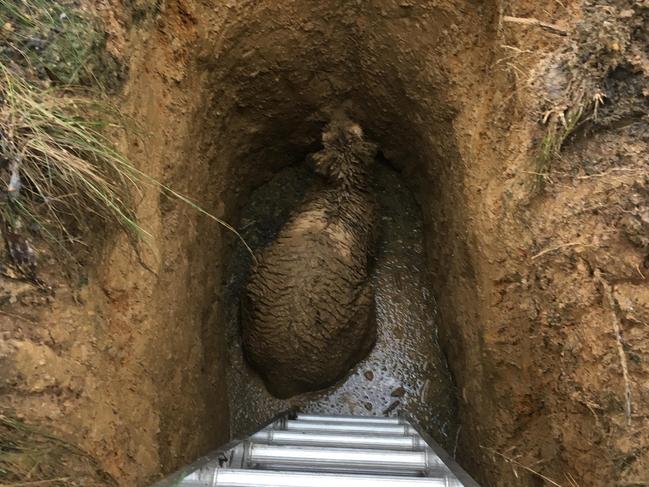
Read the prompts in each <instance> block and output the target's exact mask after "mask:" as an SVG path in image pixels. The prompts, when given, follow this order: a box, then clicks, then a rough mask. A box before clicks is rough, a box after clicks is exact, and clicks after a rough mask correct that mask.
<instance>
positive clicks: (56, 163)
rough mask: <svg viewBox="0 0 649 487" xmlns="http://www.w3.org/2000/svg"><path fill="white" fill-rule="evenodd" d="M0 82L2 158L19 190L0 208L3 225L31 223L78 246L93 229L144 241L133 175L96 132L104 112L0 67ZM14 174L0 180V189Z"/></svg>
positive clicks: (91, 101) (92, 102)
mask: <svg viewBox="0 0 649 487" xmlns="http://www.w3.org/2000/svg"><path fill="white" fill-rule="evenodd" d="M0 81H1V82H2V86H3V88H4V91H3V97H4V104H3V106H2V108H0V130H1V131H2V142H3V154H2V155H3V157H4V158H5V159H6V160H7V165H8V167H16V168H17V171H18V174H19V176H20V180H21V183H22V184H21V190H20V192H19V193H18V194H16V195H14V196H12V197H10V198H5V200H4V202H2V203H1V206H0V212H2V214H3V216H4V218H5V221H8V222H10V223H13V222H15V221H16V218H17V217H19V216H22V217H28V218H29V219H31V220H34V221H35V222H37V223H38V226H40V227H42V228H43V229H45V231H46V232H47V233H48V234H49V235H51V236H54V237H55V238H56V239H57V241H58V243H63V242H74V241H76V240H77V239H78V238H79V235H82V234H84V233H85V232H87V231H88V230H89V229H90V227H92V226H96V224H97V223H98V222H103V223H110V222H117V223H119V224H120V226H122V228H124V229H125V230H127V231H128V232H131V233H134V234H146V232H145V231H144V230H143V229H142V228H141V227H140V226H139V225H138V224H137V221H136V219H135V215H134V211H133V209H132V208H133V203H132V199H131V197H130V193H131V191H132V190H133V189H134V188H137V179H136V178H137V171H136V170H135V168H134V167H133V166H131V165H130V164H129V163H128V162H127V161H126V160H125V159H124V158H123V157H122V156H121V155H120V154H119V153H118V152H117V151H115V150H114V149H113V148H112V146H111V144H110V142H109V141H108V140H107V139H106V137H105V136H104V135H103V134H102V132H101V130H102V128H104V126H105V125H106V124H108V123H109V122H107V118H108V116H109V115H110V110H109V105H108V104H107V103H106V102H100V101H97V100H98V99H97V98H93V97H90V96H82V95H81V94H80V93H79V92H72V91H69V90H67V89H60V88H41V87H38V86H37V85H34V84H32V83H29V82H28V81H26V80H25V79H24V78H23V77H22V76H21V75H19V74H17V73H16V72H15V71H14V70H12V69H10V68H9V67H8V66H6V65H5V64H3V63H1V62H0ZM11 172H12V171H9V170H5V171H3V172H2V173H1V175H0V179H1V180H2V184H3V188H7V187H9V184H10V178H11ZM13 172H15V171H13Z"/></svg>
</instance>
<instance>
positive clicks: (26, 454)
mask: <svg viewBox="0 0 649 487" xmlns="http://www.w3.org/2000/svg"><path fill="white" fill-rule="evenodd" d="M0 485H2V486H14V487H17V486H32V485H33V486H36V485H39V486H40V485H47V486H52V487H64V486H67V487H71V486H74V487H80V486H84V487H90V486H95V487H96V486H102V487H105V486H112V485H115V482H114V480H113V479H112V478H111V477H110V476H108V475H107V474H106V473H104V472H102V471H101V469H100V468H99V466H98V465H97V464H96V463H95V462H94V460H92V458H90V457H89V456H88V455H87V454H86V453H84V452H83V451H81V450H80V449H79V448H77V447H75V446H74V445H71V444H69V443H67V442H65V441H63V440H61V439H60V438H57V437H55V436H52V435H49V434H46V433H44V432H42V431H39V430H38V429H36V428H33V427H31V426H29V425H27V424H25V423H23V422H22V421H19V420H17V419H15V418H13V417H11V416H9V415H4V414H0Z"/></svg>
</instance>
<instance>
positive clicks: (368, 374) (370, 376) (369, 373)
mask: <svg viewBox="0 0 649 487" xmlns="http://www.w3.org/2000/svg"><path fill="white" fill-rule="evenodd" d="M364 375H365V378H366V379H367V380H374V372H372V371H371V370H366V371H365V374H364Z"/></svg>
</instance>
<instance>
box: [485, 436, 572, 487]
mask: <svg viewBox="0 0 649 487" xmlns="http://www.w3.org/2000/svg"><path fill="white" fill-rule="evenodd" d="M480 448H484V449H485V450H487V451H489V452H491V453H493V454H494V455H498V456H499V457H501V458H503V459H504V460H505V461H506V462H507V463H510V464H512V465H516V466H517V467H520V468H522V469H523V470H527V471H528V472H530V473H531V474H533V475H536V476H537V477H539V478H541V479H543V480H545V481H546V482H548V483H549V484H551V485H554V486H555V487H563V485H561V484H559V483H558V482H555V481H554V480H552V479H551V478H550V477H547V476H545V475H543V474H542V473H540V472H537V471H536V470H534V469H532V468H530V467H528V466H527V465H523V464H522V463H520V462H518V461H516V460H514V459H513V458H511V457H508V456H507V455H505V454H503V453H500V452H498V451H496V450H494V449H493V448H487V447H486V446H483V445H480Z"/></svg>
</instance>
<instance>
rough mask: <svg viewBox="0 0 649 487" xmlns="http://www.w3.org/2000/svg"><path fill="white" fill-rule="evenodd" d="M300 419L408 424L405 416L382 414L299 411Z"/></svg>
mask: <svg viewBox="0 0 649 487" xmlns="http://www.w3.org/2000/svg"><path fill="white" fill-rule="evenodd" d="M297 419H298V420H299V421H317V422H322V421H327V422H330V423H363V424H365V423H379V424H408V422H407V421H406V420H405V419H403V418H386V417H382V416H327V415H324V414H302V413H298V415H297Z"/></svg>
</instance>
